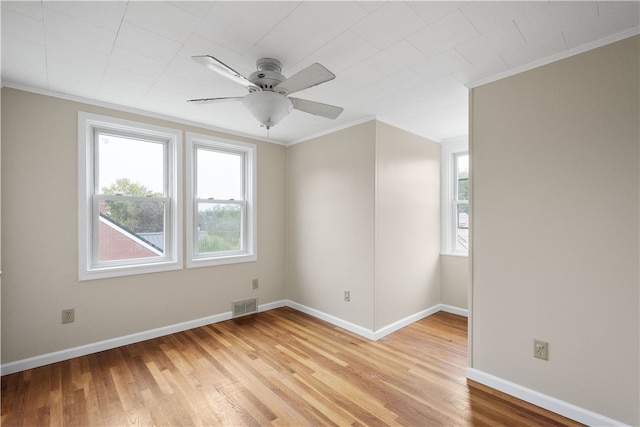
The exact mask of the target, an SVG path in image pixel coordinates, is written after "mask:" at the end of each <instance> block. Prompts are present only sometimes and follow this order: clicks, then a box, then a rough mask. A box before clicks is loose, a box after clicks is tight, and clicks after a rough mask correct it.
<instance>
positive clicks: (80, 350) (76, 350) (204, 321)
mask: <svg viewBox="0 0 640 427" xmlns="http://www.w3.org/2000/svg"><path fill="white" fill-rule="evenodd" d="M286 305H287V304H286V301H276V302H271V303H267V304H261V305H259V306H258V311H266V310H271V309H274V308H279V307H284V306H286ZM229 319H231V312H230V311H229V312H226V313H220V314H215V315H213V316H207V317H203V318H200V319H195V320H190V321H188V322H182V323H176V324H174V325H169V326H163V327H161V328H156V329H151V330H148V331H144V332H138V333H135V334H131V335H125V336H122V337H117V338H112V339H108V340H104V341H99V342H95V343H91V344H86V345H81V346H79V347H73V348H68V349H65V350H60V351H55V352H53V353H47V354H42V355H40V356H34V357H29V358H27V359H22V360H16V361H15V362H9V363H4V364H2V365H0V375H7V374H13V373H14V372H20V371H24V370H27V369H31V368H37V367H39V366H44V365H48V364H50V363H56V362H61V361H63V360H68V359H72V358H74V357H80V356H86V355H87V354H92V353H97V352H99V351H104V350H109V349H112V348H116V347H121V346H123V345H128V344H133V343H136V342H141V341H145V340H148V339H152V338H158V337H161V336H164V335H168V334H173V333H176V332H182V331H186V330H189V329H193V328H198V327H200V326H205V325H210V324H212V323H218V322H222V321H224V320H229Z"/></svg>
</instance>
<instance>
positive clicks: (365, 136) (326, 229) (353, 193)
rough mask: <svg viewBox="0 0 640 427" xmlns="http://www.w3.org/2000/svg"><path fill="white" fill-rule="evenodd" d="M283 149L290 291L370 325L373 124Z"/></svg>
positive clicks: (290, 296) (301, 300)
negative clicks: (345, 297) (347, 297)
mask: <svg viewBox="0 0 640 427" xmlns="http://www.w3.org/2000/svg"><path fill="white" fill-rule="evenodd" d="M287 154H288V156H287V169H288V177H287V185H288V192H287V205H288V208H287V223H288V231H287V235H288V246H287V297H288V299H290V300H292V301H295V302H297V303H299V304H302V305H305V306H307V307H309V308H313V309H315V310H320V311H321V312H323V313H326V314H329V315H332V316H336V317H338V318H340V319H342V320H345V321H347V322H351V323H353V324H355V325H358V326H361V327H363V328H366V329H369V330H372V329H373V297H374V293H373V280H374V206H375V204H374V203H375V202H374V168H375V164H374V155H375V122H373V121H371V122H367V123H364V124H361V125H358V126H354V127H351V128H348V129H345V130H342V131H339V132H335V133H332V134H329V135H325V136H322V137H319V138H315V139H312V140H309V141H305V142H302V143H298V144H295V145H293V146H290V147H289V148H288V150H287ZM344 290H350V291H351V302H345V301H344V300H343V291H344Z"/></svg>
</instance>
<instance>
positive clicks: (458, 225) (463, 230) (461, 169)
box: [451, 152, 469, 253]
mask: <svg viewBox="0 0 640 427" xmlns="http://www.w3.org/2000/svg"><path fill="white" fill-rule="evenodd" d="M453 168H454V171H453V186H454V188H453V200H452V202H451V204H452V209H451V210H452V213H453V221H452V225H453V227H452V232H453V236H452V238H453V241H452V249H453V252H459V253H467V252H468V251H469V153H466V152H465V153H456V154H454V155H453Z"/></svg>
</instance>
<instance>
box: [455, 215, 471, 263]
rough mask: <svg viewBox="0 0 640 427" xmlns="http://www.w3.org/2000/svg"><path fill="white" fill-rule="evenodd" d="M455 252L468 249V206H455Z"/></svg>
mask: <svg viewBox="0 0 640 427" xmlns="http://www.w3.org/2000/svg"><path fill="white" fill-rule="evenodd" d="M455 249H456V251H465V252H466V251H467V250H468V249H469V205H468V204H466V203H465V204H459V205H456V242H455Z"/></svg>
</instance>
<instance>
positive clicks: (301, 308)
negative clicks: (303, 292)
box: [286, 300, 376, 340]
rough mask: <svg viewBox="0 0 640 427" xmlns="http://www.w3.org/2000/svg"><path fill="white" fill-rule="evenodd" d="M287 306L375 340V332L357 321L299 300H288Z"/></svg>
mask: <svg viewBox="0 0 640 427" xmlns="http://www.w3.org/2000/svg"><path fill="white" fill-rule="evenodd" d="M286 305H287V306H289V307H291V308H294V309H296V310H298V311H301V312H303V313H307V314H308V315H310V316H313V317H316V318H318V319H320V320H324V321H325V322H329V323H331V324H332V325H335V326H339V327H341V328H342V329H346V330H347V331H350V332H353V333H354V334H358V335H360V336H362V337H365V338H368V339H370V340H375V339H376V338H374V333H373V331H371V330H370V329H367V328H363V327H362V326H358V325H356V324H355V323H351V322H347V321H346V320H342V319H340V318H338V317H335V316H333V315H331V314H327V313H325V312H322V311H320V310H316V309H315V308H311V307H307V306H306V305H302V304H298V303H297V302H293V301H289V300H287V304H286Z"/></svg>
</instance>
